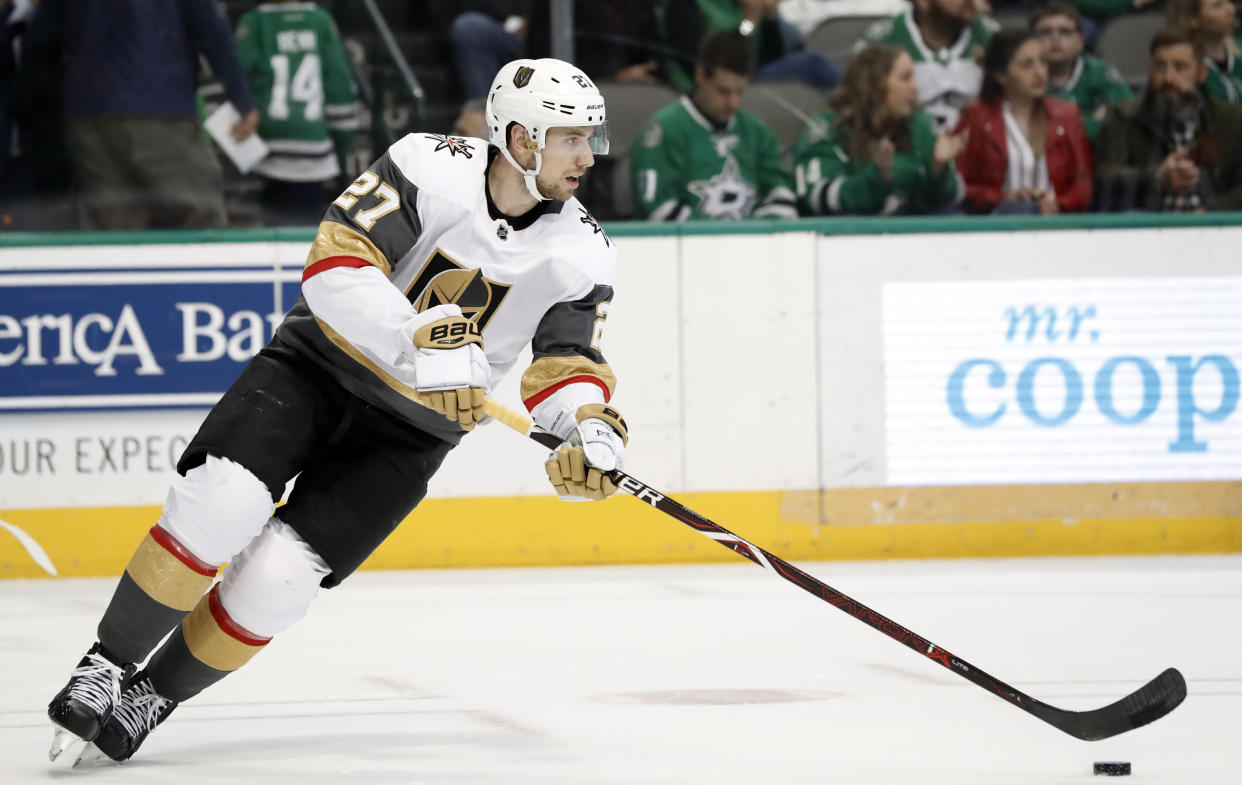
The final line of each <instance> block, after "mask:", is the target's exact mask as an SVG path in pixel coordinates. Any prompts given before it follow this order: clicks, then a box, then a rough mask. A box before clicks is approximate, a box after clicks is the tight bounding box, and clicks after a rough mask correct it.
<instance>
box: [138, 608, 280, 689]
mask: <svg viewBox="0 0 1242 785" xmlns="http://www.w3.org/2000/svg"><path fill="white" fill-rule="evenodd" d="M269 641H271V638H265V637H263V636H260V635H255V634H254V633H252V632H250V631H248V630H246V629H245V628H244V627H242V626H241V625H240V624H238V623H237V622H235V621H234V620H233V618H232V617H231V616H229V613H228V611H226V610H225V609H224V606H223V605H222V604H221V603H220V587H219V586H216V587H215V588H213V589H212V590H211V591H210V592H208V593H207V595H206V596H205V597H203V598H202V599H201V600H200V601H199V603H198V605H197V606H195V608H194V610H193V612H191V613H190V615H189V616H187V617H186V618H185V620H184V621H183V622H181V626H180V627H178V628H177V629H175V630H173V634H172V635H170V636H169V637H168V640H167V641H166V642H165V643H164V645H163V646H161V647H160V649H159V651H157V652H156V653H155V654H154V655H152V657H151V661H150V662H149V663H148V664H147V668H146V670H147V675H148V676H150V677H151V683H152V684H153V685H154V686H155V689H156V690H157V691H158V692H159V693H160V694H161V695H163V696H164V697H165V698H171V699H172V700H175V701H183V700H187V699H188V698H192V697H194V696H195V695H197V694H198V693H200V692H202V691H203V690H204V689H206V688H207V687H210V686H211V685H212V684H215V683H216V682H218V681H220V679H223V678H224V677H225V676H227V675H229V674H230V673H232V672H233V671H235V670H237V669H238V668H240V667H241V666H243V665H245V664H246V663H247V662H249V661H250V658H251V657H253V656H254V655H256V654H258V653H259V651H261V650H262V649H263V647H264V646H266V645H267V644H268V642H269Z"/></svg>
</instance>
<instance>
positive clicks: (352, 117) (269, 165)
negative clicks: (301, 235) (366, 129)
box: [237, 0, 358, 226]
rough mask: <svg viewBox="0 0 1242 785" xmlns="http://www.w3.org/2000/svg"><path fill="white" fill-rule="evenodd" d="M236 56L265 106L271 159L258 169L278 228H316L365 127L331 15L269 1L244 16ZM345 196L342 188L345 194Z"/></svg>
mask: <svg viewBox="0 0 1242 785" xmlns="http://www.w3.org/2000/svg"><path fill="white" fill-rule="evenodd" d="M237 53H238V55H239V57H240V58H241V63H242V68H243V69H244V71H245V74H246V79H247V81H248V82H249V84H250V88H251V89H252V90H253V91H254V94H255V98H256V99H257V103H258V105H259V134H260V135H261V136H262V137H263V140H264V141H265V142H267V147H268V151H269V152H268V155H267V157H266V158H264V159H263V160H262V161H260V162H259V163H258V164H257V165H256V166H255V168H254V173H255V174H257V175H258V176H259V177H260V178H262V181H263V189H262V191H261V192H260V195H259V201H260V203H261V204H262V206H263V212H264V221H265V222H266V223H267V224H269V225H273V226H286V225H304V224H311V225H317V224H318V223H319V220H320V219H321V218H323V212H324V210H325V209H327V207H328V203H329V202H330V201H331V200H332V199H333V198H335V196H336V194H332V195H331V196H328V197H327V198H325V190H326V189H327V187H328V186H329V185H335V180H336V178H337V177H338V176H339V175H340V173H341V172H342V171H352V169H353V167H352V166H349V167H346V166H345V165H346V164H347V163H348V162H347V161H346V160H345V157H346V155H348V153H349V149H350V147H352V145H353V141H354V131H356V130H357V129H358V115H357V110H356V107H355V101H356V100H357V97H356V94H355V92H354V80H353V75H352V74H351V73H350V70H349V62H348V60H347V59H346V57H347V55H346V54H345V46H344V44H343V43H342V42H341V35H340V33H338V32H337V29H336V23H335V22H334V21H333V19H332V15H331V14H329V13H328V12H327V11H325V10H323V9H322V8H320V7H319V6H317V5H315V4H314V3H311V2H306V1H305V0H275V2H272V0H268V2H264V3H262V4H260V5H259V6H258V7H257V8H254V9H252V10H250V11H247V12H246V13H245V14H244V15H242V18H241V20H240V21H239V22H238V24H237ZM338 192H339V190H338Z"/></svg>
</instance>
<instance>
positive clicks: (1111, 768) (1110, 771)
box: [1095, 761, 1130, 777]
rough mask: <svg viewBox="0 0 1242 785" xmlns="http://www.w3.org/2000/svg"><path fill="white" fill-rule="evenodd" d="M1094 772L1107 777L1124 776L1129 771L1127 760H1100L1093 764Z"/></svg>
mask: <svg viewBox="0 0 1242 785" xmlns="http://www.w3.org/2000/svg"><path fill="white" fill-rule="evenodd" d="M1095 773H1096V774H1103V775H1105V776H1108V777H1124V776H1125V775H1127V774H1129V773H1130V762H1129V761H1102V762H1100V763H1096V764H1095Z"/></svg>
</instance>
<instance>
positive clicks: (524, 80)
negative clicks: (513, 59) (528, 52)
mask: <svg viewBox="0 0 1242 785" xmlns="http://www.w3.org/2000/svg"><path fill="white" fill-rule="evenodd" d="M534 75H535V69H533V68H531V67H530V66H526V65H523V66H520V67H519V68H518V70H517V73H515V74H514V75H513V86H514V87H525V86H526V85H528V84H530V78H531V77H532V76H534Z"/></svg>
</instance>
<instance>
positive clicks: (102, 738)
mask: <svg viewBox="0 0 1242 785" xmlns="http://www.w3.org/2000/svg"><path fill="white" fill-rule="evenodd" d="M175 708H177V702H176V701H174V700H170V699H168V698H165V697H164V696H163V695H160V694H159V693H158V692H156V691H155V687H154V686H152V684H151V680H150V679H148V678H147V673H146V671H142V672H141V673H138V674H136V675H135V676H134V677H133V678H132V679H130V681H129V682H127V683H126V685H125V690H124V691H123V692H122V693H121V698H120V700H118V701H117V702H116V707H115V708H114V709H113V710H112V715H111V716H110V717H109V718H108V721H107V722H105V723H104V726H103V729H102V730H100V731H99V735H98V736H96V737H95V742H94V745H93V746H92V745H88V746H87V747H86V749H84V750H83V751H82V754H81V755H79V756H78V759H77V760H76V761H75V762H74V764H73V765H75V766H79V765H82V764H86V763H94V762H96V761H98V760H101V759H102V757H103V756H104V755H107V756H108V757H109V758H111V759H112V760H114V761H118V762H119V761H123V760H129V758H130V757H131V756H132V755H133V754H134V753H135V752H137V751H138V747H139V746H141V745H142V742H143V741H145V740H146V738H147V736H148V735H150V733H151V731H153V730H155V726H156V725H159V724H160V723H161V722H163V721H164V718H165V717H167V716H168V715H169V714H172V712H173V709H175Z"/></svg>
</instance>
